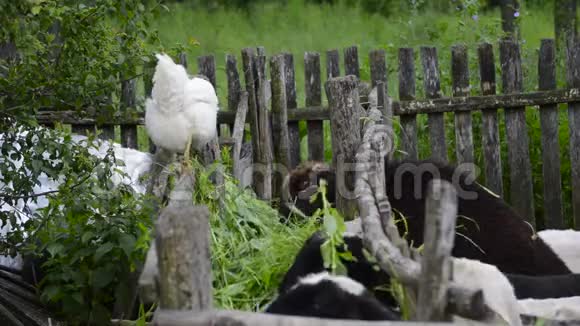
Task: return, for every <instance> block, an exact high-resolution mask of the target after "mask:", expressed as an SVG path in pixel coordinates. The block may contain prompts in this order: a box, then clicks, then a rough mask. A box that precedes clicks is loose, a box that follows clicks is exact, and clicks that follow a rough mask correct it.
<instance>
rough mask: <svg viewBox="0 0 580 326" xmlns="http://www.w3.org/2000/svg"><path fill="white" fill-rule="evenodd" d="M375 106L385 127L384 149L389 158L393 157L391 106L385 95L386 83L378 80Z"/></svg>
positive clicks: (393, 137)
mask: <svg viewBox="0 0 580 326" xmlns="http://www.w3.org/2000/svg"><path fill="white" fill-rule="evenodd" d="M375 87H376V88H377V107H378V109H379V110H380V111H381V113H382V116H383V124H384V125H385V126H386V127H387V133H388V134H387V139H386V144H385V147H386V151H387V153H388V154H387V155H388V158H389V159H392V158H393V154H394V151H395V130H394V129H393V107H392V105H391V99H390V98H389V97H388V95H387V90H386V85H385V84H384V83H383V82H382V81H378V82H377V85H376V86H375Z"/></svg>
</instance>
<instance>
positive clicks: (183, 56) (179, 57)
mask: <svg viewBox="0 0 580 326" xmlns="http://www.w3.org/2000/svg"><path fill="white" fill-rule="evenodd" d="M177 62H179V64H180V65H182V66H183V67H184V68H185V70H187V53H185V52H181V53H179V54H178V55H177Z"/></svg>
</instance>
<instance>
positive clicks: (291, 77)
mask: <svg viewBox="0 0 580 326" xmlns="http://www.w3.org/2000/svg"><path fill="white" fill-rule="evenodd" d="M284 77H285V78H286V82H285V83H284V84H285V85H286V108H287V110H288V114H292V113H293V112H297V111H298V110H296V108H297V107H298V102H297V100H296V76H295V71H294V57H293V56H292V54H291V53H284ZM299 120H301V119H299ZM299 120H293V121H290V122H288V141H289V145H290V166H289V168H290V169H294V168H295V167H297V166H298V164H299V163H300V130H299V128H298V121H299Z"/></svg>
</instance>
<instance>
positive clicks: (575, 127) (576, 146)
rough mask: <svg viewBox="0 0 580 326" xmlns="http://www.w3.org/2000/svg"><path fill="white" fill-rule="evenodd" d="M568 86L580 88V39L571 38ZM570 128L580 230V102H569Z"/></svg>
mask: <svg viewBox="0 0 580 326" xmlns="http://www.w3.org/2000/svg"><path fill="white" fill-rule="evenodd" d="M567 59H568V67H567V68H568V69H567V71H568V72H567V79H568V87H570V88H580V40H579V39H578V38H577V37H575V38H574V39H572V40H570V42H569V44H568V50H567ZM568 124H569V128H570V165H571V167H570V170H571V171H572V175H571V178H572V209H573V212H574V227H575V229H577V230H580V102H572V103H568Z"/></svg>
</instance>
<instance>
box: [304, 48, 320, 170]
mask: <svg viewBox="0 0 580 326" xmlns="http://www.w3.org/2000/svg"><path fill="white" fill-rule="evenodd" d="M304 83H305V84H306V85H305V89H306V106H320V105H322V89H321V86H320V54H318V53H316V52H306V53H304ZM307 124H308V159H309V160H314V161H324V133H323V131H324V130H323V128H322V121H316V120H309V121H307Z"/></svg>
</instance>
